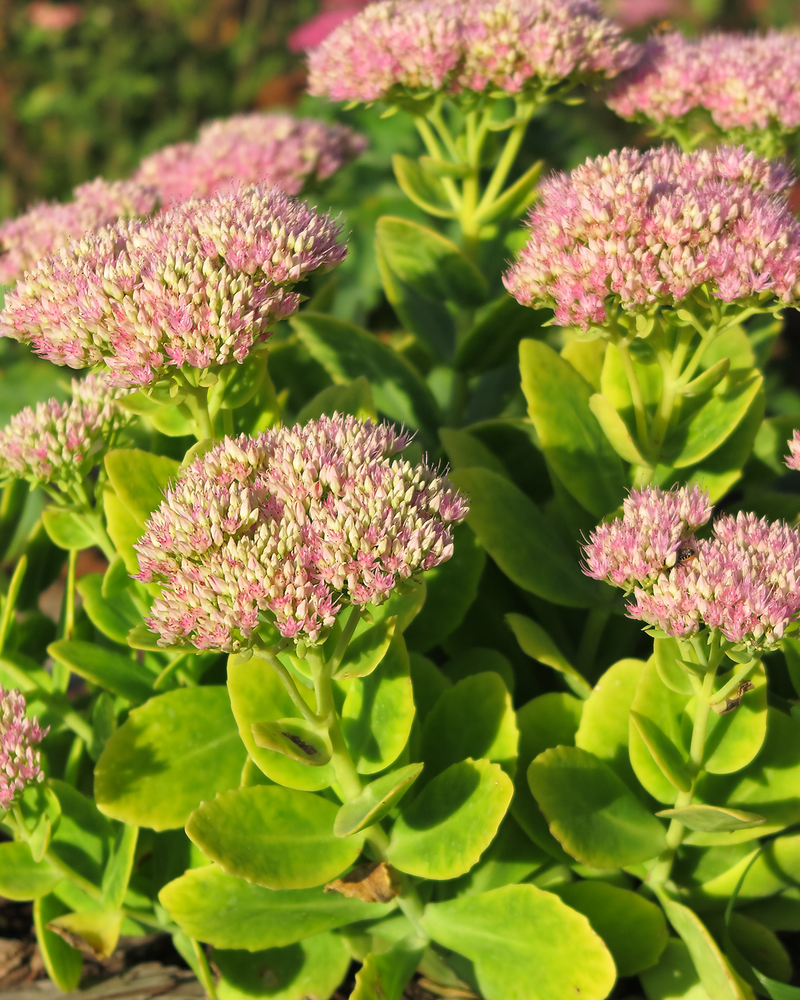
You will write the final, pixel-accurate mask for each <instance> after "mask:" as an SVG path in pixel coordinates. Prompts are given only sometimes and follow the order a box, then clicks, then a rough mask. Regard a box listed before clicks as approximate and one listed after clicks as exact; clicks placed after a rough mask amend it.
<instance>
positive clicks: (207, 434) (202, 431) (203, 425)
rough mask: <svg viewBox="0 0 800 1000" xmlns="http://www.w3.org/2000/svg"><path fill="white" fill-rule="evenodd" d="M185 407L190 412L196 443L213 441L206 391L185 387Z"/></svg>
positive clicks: (212, 428) (212, 425) (213, 434)
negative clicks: (192, 418)
mask: <svg viewBox="0 0 800 1000" xmlns="http://www.w3.org/2000/svg"><path fill="white" fill-rule="evenodd" d="M186 405H187V406H188V407H189V409H190V410H191V412H192V416H193V417H194V423H195V437H196V438H197V440H198V441H206V440H212V441H213V440H214V438H215V437H216V432H215V430H214V420H213V418H212V416H211V414H210V412H209V409H208V389H205V388H203V387H202V386H197V387H195V386H190V385H187V386H186Z"/></svg>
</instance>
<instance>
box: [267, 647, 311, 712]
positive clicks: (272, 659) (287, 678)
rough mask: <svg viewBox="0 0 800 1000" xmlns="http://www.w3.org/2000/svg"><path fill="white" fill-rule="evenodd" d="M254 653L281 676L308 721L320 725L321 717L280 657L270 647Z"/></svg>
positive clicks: (289, 693)
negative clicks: (313, 709)
mask: <svg viewBox="0 0 800 1000" xmlns="http://www.w3.org/2000/svg"><path fill="white" fill-rule="evenodd" d="M253 655H254V656H259V657H261V659H262V660H265V661H266V662H267V663H268V664H269V665H270V666H271V667H272V669H273V670H274V671H275V673H276V674H277V675H278V677H280V679H281V683H282V684H283V686H284V687H285V688H286V693H287V694H288V695H289V697H290V698H291V699H292V704H293V705H294V707H295V708H296V709H297V710H298V712H299V713H300V714H301V715H302V717H303V718H304V719H305V720H306V722H309V723H311V725H312V726H318V725H319V723H320V719H319V717H318V716H317V715H316V714H315V713H314V712H313V711H312V710H311V709H310V708H309V706H308V705H307V704H306V701H305V699H304V698H303V696H302V695H301V694H300V692H299V691H298V690H297V685H296V684H295V682H294V678H293V677H292V675H291V674H290V673H289V671H288V670H287V669H286V667H285V666H284V665H283V664H282V663H281V661H280V660H279V659H278V657H277V656H276V655H275V654H274V653H273V652H272V651H271V650H269V649H255V650H253Z"/></svg>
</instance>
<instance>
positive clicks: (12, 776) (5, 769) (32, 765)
mask: <svg viewBox="0 0 800 1000" xmlns="http://www.w3.org/2000/svg"><path fill="white" fill-rule="evenodd" d="M25 708H26V703H25V698H24V696H23V695H22V694H20V692H19V691H16V690H14V691H6V690H4V689H3V688H2V687H0V808H3V809H10V808H11V806H12V805H13V804H14V802H15V800H16V799H17V797H18V796H19V794H20V793H21V792H23V791H24V790H25V786H26V785H28V784H30V783H32V782H41V781H43V780H44V774H43V773H42V766H41V759H42V755H41V751H39V750H38V749H36V745H37V744H38V743H41V741H42V740H43V739H44V738H45V736H46V735H47V733H48V731H49V729H42V728H41V727H40V725H39V723H38V721H37V720H36V719H28V718H26V716H25Z"/></svg>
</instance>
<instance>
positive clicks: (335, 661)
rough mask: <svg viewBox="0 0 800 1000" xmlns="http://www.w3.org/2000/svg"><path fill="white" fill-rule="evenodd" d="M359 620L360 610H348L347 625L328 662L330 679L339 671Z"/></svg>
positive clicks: (352, 608) (353, 608)
mask: <svg viewBox="0 0 800 1000" xmlns="http://www.w3.org/2000/svg"><path fill="white" fill-rule="evenodd" d="M360 619H361V609H360V608H357V607H355V606H353V607H351V608H350V614H349V616H348V618H347V624H346V625H345V627H344V628H343V629H342V634H341V636H340V637H339V641H338V642H337V643H336V648H335V649H334V651H333V652H332V653H331V658H330V659H329V660H328V663H327V666H328V668H329V669H330V673H331V677H333V675H334V674H335V673H336V671H337V670H338V669H339V666H340V664H341V662H342V660H343V659H344V654H345V653H346V652H347V647H348V645H349V644H350V640H351V639H352V638H353V633H354V632H355V630H356V626H357V625H358V623H359V621H360Z"/></svg>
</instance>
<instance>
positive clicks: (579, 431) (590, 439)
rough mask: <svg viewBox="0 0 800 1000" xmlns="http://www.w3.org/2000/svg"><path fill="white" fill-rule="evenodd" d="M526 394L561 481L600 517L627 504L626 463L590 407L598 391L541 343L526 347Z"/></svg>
mask: <svg viewBox="0 0 800 1000" xmlns="http://www.w3.org/2000/svg"><path fill="white" fill-rule="evenodd" d="M519 354H520V371H521V372H522V391H523V392H524V393H525V398H526V399H527V401H528V412H529V414H530V417H531V420H532V421H533V423H534V426H535V427H536V433H537V434H538V436H539V442H540V444H541V448H542V451H543V452H544V453H545V456H546V457H547V461H548V463H549V464H550V465H551V466H552V467H553V469H554V470H555V473H556V475H557V476H558V478H559V480H560V481H561V482H562V483H563V484H564V486H565V487H566V488H567V490H568V491H569V492H570V493H571V494H572V496H573V497H574V498H575V499H576V500H577V501H578V503H579V504H581V505H582V506H583V507H585V508H586V510H588V511H591V513H592V514H595V515H596V516H598V517H602V516H603V515H604V514H607V513H608V512H609V511H612V510H615V509H616V508H617V507H618V506H619V504H620V503H621V502H622V498H623V495H624V493H625V481H624V478H623V474H622V462H621V460H620V458H619V455H617V453H616V451H615V450H614V449H613V447H612V446H611V444H610V443H609V441H608V438H607V437H606V435H605V434H604V433H603V430H602V428H601V427H600V424H599V423H598V421H597V417H595V415H594V414H593V413H592V411H591V409H590V407H589V399H590V397H591V396H592V387H591V386H590V385H589V383H588V382H586V381H585V380H584V379H583V377H582V376H581V375H579V374H578V372H577V371H575V369H574V368H573V367H572V365H571V364H569V362H568V361H565V360H564V359H563V358H562V357H561V356H560V355H559V354H557V353H556V352H555V351H554V350H553V349H552V347H549V346H548V345H547V344H545V343H543V342H541V341H538V340H524V341H523V342H522V343H521V344H520V350H519Z"/></svg>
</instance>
